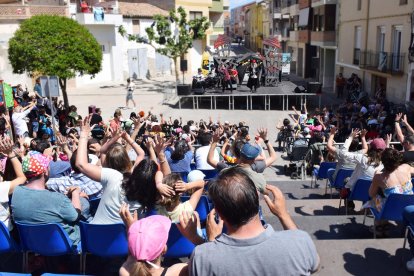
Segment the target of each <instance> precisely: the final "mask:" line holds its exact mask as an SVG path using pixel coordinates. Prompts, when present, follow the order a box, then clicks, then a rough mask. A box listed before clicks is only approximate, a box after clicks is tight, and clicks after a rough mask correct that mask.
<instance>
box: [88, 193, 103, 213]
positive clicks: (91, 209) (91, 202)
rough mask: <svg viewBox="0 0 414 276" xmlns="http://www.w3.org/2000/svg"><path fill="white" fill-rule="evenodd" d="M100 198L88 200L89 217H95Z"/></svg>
mask: <svg viewBox="0 0 414 276" xmlns="http://www.w3.org/2000/svg"><path fill="white" fill-rule="evenodd" d="M100 202H101V198H100V197H99V198H94V199H90V200H89V212H90V214H91V216H95V213H96V210H97V209H98V206H99V203H100Z"/></svg>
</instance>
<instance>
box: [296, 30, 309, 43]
mask: <svg viewBox="0 0 414 276" xmlns="http://www.w3.org/2000/svg"><path fill="white" fill-rule="evenodd" d="M309 39H310V30H300V31H298V41H299V42H300V43H309V41H310V40H309Z"/></svg>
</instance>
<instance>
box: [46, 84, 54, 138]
mask: <svg viewBox="0 0 414 276" xmlns="http://www.w3.org/2000/svg"><path fill="white" fill-rule="evenodd" d="M47 87H48V89H49V102H50V112H51V113H52V126H53V135H55V136H56V125H55V123H56V122H55V114H54V112H53V102H52V95H51V93H50V91H51V89H50V79H49V76H48V77H47ZM51 138H52V137H51Z"/></svg>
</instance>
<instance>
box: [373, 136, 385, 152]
mask: <svg viewBox="0 0 414 276" xmlns="http://www.w3.org/2000/svg"><path fill="white" fill-rule="evenodd" d="M370 145H371V148H372V149H375V150H385V148H386V147H387V146H386V145H385V141H384V139H382V138H375V139H374V140H372V141H371V144H370Z"/></svg>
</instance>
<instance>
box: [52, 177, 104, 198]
mask: <svg viewBox="0 0 414 276" xmlns="http://www.w3.org/2000/svg"><path fill="white" fill-rule="evenodd" d="M46 186H47V188H48V189H49V190H52V191H56V192H59V193H66V192H67V190H68V188H69V187H71V186H76V187H80V189H81V191H82V192H85V193H86V194H87V195H88V196H89V197H90V198H91V197H92V198H95V197H101V195H102V185H101V183H100V182H96V181H94V180H92V179H90V178H89V177H87V176H86V175H84V174H82V173H73V172H72V173H71V174H70V175H69V176H62V177H59V178H50V179H49V180H48V181H47V183H46Z"/></svg>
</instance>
